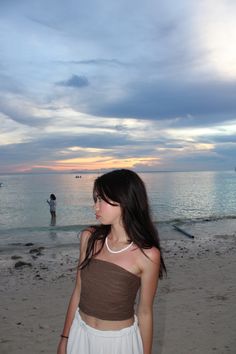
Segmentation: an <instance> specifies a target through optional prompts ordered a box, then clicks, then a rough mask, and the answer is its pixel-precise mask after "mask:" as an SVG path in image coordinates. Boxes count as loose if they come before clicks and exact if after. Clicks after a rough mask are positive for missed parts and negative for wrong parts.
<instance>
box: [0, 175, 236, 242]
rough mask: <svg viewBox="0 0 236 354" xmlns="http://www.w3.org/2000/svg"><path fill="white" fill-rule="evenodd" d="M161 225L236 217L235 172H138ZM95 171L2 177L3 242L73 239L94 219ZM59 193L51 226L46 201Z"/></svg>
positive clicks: (0, 230) (0, 227)
mask: <svg viewBox="0 0 236 354" xmlns="http://www.w3.org/2000/svg"><path fill="white" fill-rule="evenodd" d="M139 175H140V176H141V178H142V179H143V180H144V182H145V184H146V187H147V192H148V196H149V201H150V206H151V210H152V215H153V219H154V221H155V223H157V225H158V228H162V229H165V227H166V226H167V225H168V226H171V225H173V224H176V223H178V225H179V224H186V223H188V224H189V223H197V222H204V221H205V222H207V221H209V220H214V221H218V220H233V219H236V173H235V172H234V171H221V172H152V173H139ZM96 177H97V175H96V174H82V175H81V178H76V176H75V175H73V174H49V175H45V174H38V175H3V176H0V183H2V186H1V187H0V246H4V245H9V244H14V243H24V242H36V243H48V244H50V243H52V244H53V243H54V244H55V243H67V242H68V243H73V242H77V241H78V233H79V231H80V230H81V229H82V228H83V227H84V226H85V225H89V224H93V223H95V218H94V211H93V200H92V187H93V182H94V179H95V178H96ZM51 193H54V194H55V195H56V196H57V219H56V225H54V226H51V217H50V213H49V206H48V204H47V202H46V200H47V199H48V198H49V195H50V194H51Z"/></svg>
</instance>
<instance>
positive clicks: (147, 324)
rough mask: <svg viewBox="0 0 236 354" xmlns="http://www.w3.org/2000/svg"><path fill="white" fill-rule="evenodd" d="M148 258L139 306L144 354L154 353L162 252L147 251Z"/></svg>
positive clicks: (138, 312) (144, 263) (152, 249)
mask: <svg viewBox="0 0 236 354" xmlns="http://www.w3.org/2000/svg"><path fill="white" fill-rule="evenodd" d="M145 254H146V255H147V256H148V257H145V256H143V257H142V261H141V272H142V273H141V289H140V296H139V304H138V311H137V315H138V322H139V328H140V333H141V338H142V342H143V350H144V354H151V353H152V342H153V301H154V296H155V293H156V290H157V284H158V278H159V270H160V252H159V250H158V249H157V248H155V247H153V248H151V249H148V250H145Z"/></svg>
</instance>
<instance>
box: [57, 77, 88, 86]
mask: <svg viewBox="0 0 236 354" xmlns="http://www.w3.org/2000/svg"><path fill="white" fill-rule="evenodd" d="M57 85H59V86H65V87H75V88H80V87H86V86H88V85H89V81H88V79H87V78H86V77H85V76H78V75H72V76H71V77H70V78H69V79H68V80H65V81H59V82H57Z"/></svg>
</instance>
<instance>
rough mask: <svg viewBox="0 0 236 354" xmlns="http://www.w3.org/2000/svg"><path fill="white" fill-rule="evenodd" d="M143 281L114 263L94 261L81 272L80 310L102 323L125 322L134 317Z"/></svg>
mask: <svg viewBox="0 0 236 354" xmlns="http://www.w3.org/2000/svg"><path fill="white" fill-rule="evenodd" d="M139 287H140V278H139V277H138V276H137V275H135V274H132V273H131V272H129V271H128V270H126V269H124V268H122V267H121V266H119V265H116V264H114V263H111V262H107V261H103V260H100V259H92V260H91V261H90V263H89V265H88V266H86V267H85V268H83V269H82V270H81V294H80V302H79V308H80V309H81V311H82V312H84V313H85V314H87V315H89V316H93V317H96V318H99V319H101V320H109V321H122V320H127V319H129V318H131V317H132V316H133V315H134V303H135V298H136V295H137V292H138V289H139Z"/></svg>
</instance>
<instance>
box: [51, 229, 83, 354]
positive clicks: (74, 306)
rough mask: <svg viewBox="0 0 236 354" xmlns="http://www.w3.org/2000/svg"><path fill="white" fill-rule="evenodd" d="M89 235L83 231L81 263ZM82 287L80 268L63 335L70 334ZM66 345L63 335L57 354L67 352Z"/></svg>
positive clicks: (81, 237)
mask: <svg viewBox="0 0 236 354" xmlns="http://www.w3.org/2000/svg"><path fill="white" fill-rule="evenodd" d="M89 236H90V233H89V232H88V231H84V232H82V233H81V236H80V257H79V264H80V263H81V261H82V260H83V259H84V257H85V252H86V248H87V241H88V238H89ZM80 287H81V282H80V270H78V271H77V276H76V283H75V287H74V290H73V292H72V295H71V298H70V302H69V305H68V309H67V313H66V318H65V323H64V328H63V331H62V335H63V336H65V337H68V336H69V332H70V328H71V325H72V322H73V320H74V316H75V312H76V310H77V308H78V305H79V299H80ZM66 346H67V338H64V337H61V340H60V342H59V345H58V349H57V354H65V353H66Z"/></svg>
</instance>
